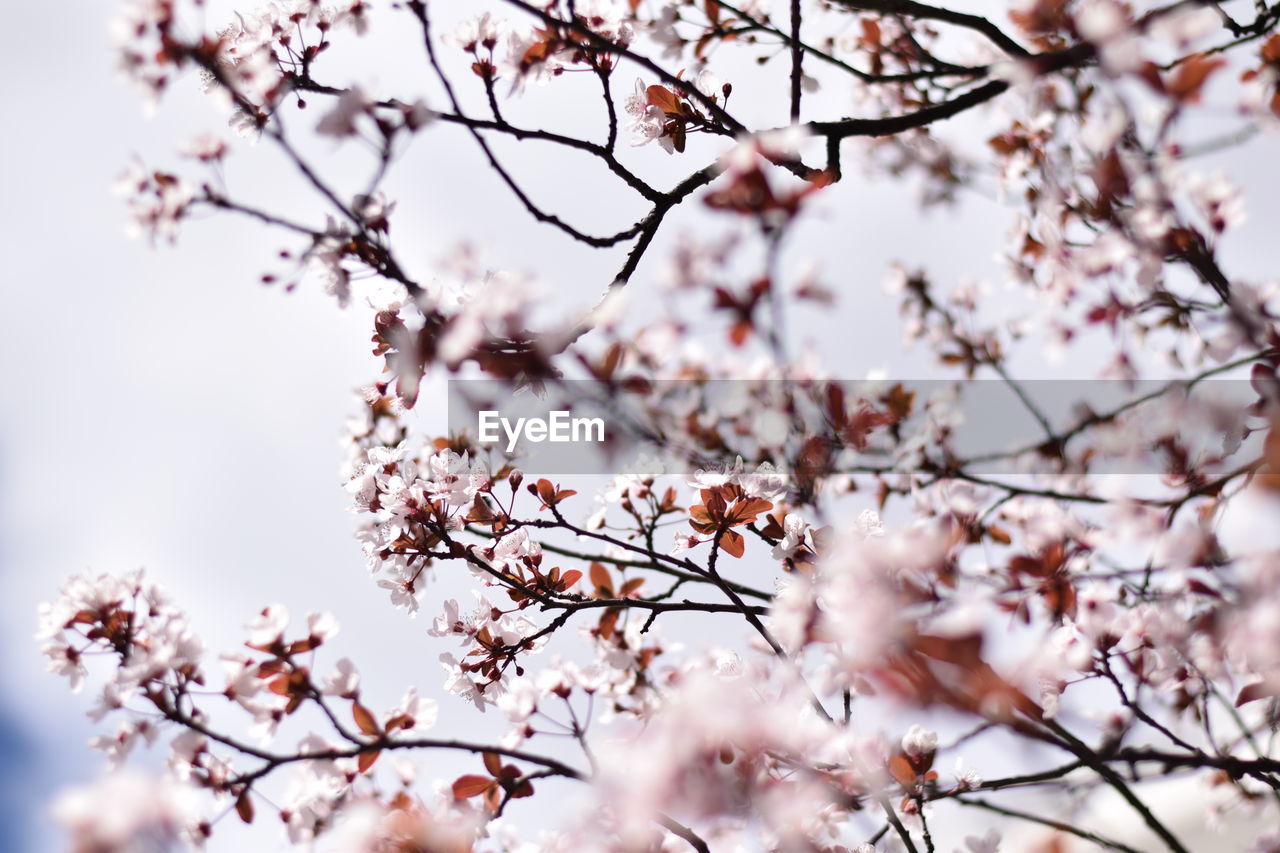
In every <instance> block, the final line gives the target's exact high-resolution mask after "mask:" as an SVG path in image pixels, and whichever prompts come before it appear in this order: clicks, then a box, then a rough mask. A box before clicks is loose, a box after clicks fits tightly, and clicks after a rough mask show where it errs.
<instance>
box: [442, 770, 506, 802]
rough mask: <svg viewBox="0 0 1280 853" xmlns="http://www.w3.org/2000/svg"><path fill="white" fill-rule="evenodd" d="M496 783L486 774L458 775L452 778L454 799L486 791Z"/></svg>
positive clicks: (473, 795)
mask: <svg viewBox="0 0 1280 853" xmlns="http://www.w3.org/2000/svg"><path fill="white" fill-rule="evenodd" d="M496 784H497V783H495V782H494V780H493V779H490V778H489V777H488V776H475V775H467V776H459V777H458V778H457V779H454V780H453V796H454V797H455V798H456V799H459V800H465V799H467V798H469V797H475V796H479V795H480V794H483V793H485V792H487V791H488V790H489V789H491V788H493V787H494V786H495V785H496Z"/></svg>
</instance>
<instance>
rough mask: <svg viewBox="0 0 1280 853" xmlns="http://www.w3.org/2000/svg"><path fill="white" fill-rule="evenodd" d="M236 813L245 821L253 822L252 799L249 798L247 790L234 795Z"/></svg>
mask: <svg viewBox="0 0 1280 853" xmlns="http://www.w3.org/2000/svg"><path fill="white" fill-rule="evenodd" d="M236 814H238V815H239V816H240V819H241V820H242V821H244V822H245V823H253V801H252V800H250V799H249V792H248V791H247V790H246V791H245V792H244V793H242V794H241V795H240V796H239V797H236Z"/></svg>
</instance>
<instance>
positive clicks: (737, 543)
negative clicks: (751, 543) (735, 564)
mask: <svg viewBox="0 0 1280 853" xmlns="http://www.w3.org/2000/svg"><path fill="white" fill-rule="evenodd" d="M746 549H747V542H746V540H745V539H743V538H742V534H741V533H739V532H738V531H736V530H726V531H725V532H724V533H723V534H722V535H721V536H720V550H721V551H724V552H725V553H726V554H728V555H729V556H730V557H741V556H742V555H743V553H745V551H746Z"/></svg>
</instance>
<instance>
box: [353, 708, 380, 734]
mask: <svg viewBox="0 0 1280 853" xmlns="http://www.w3.org/2000/svg"><path fill="white" fill-rule="evenodd" d="M351 716H352V718H353V719H354V720H355V721H356V726H357V727H359V729H360V731H362V732H364V733H365V734H367V735H379V734H382V729H380V728H379V727H378V721H377V720H376V719H375V718H374V716H373V714H372V713H370V711H369V709H368V708H366V707H365V706H363V705H361V704H360V703H359V702H352V703H351Z"/></svg>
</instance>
